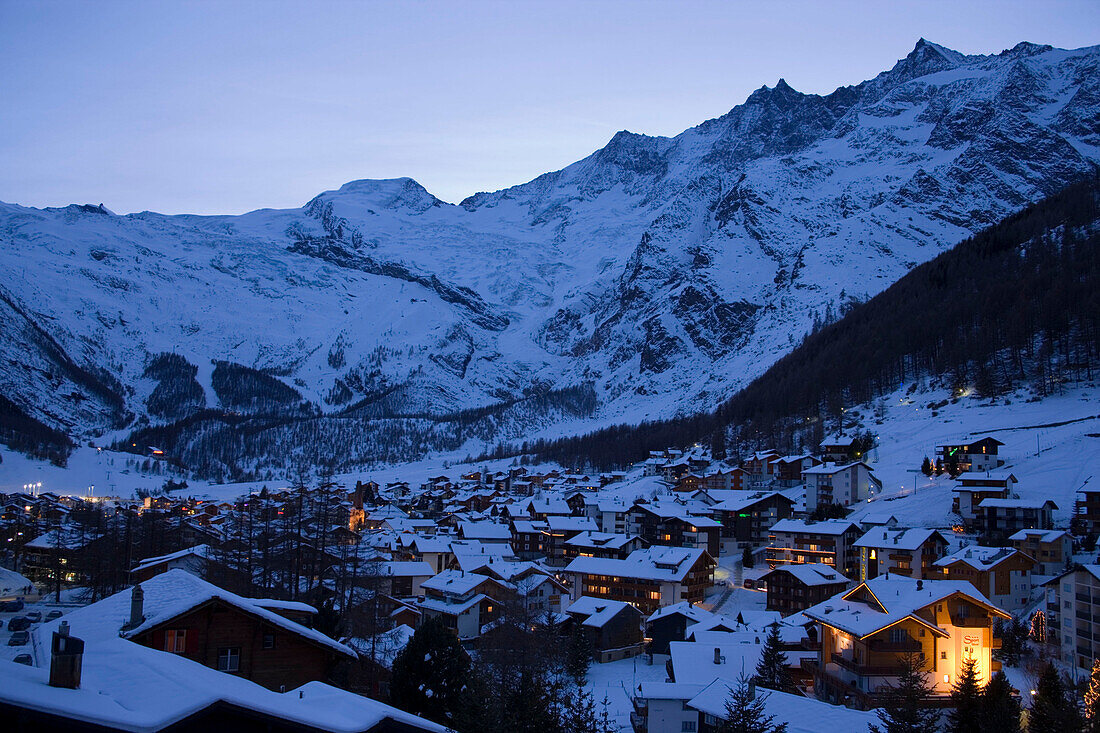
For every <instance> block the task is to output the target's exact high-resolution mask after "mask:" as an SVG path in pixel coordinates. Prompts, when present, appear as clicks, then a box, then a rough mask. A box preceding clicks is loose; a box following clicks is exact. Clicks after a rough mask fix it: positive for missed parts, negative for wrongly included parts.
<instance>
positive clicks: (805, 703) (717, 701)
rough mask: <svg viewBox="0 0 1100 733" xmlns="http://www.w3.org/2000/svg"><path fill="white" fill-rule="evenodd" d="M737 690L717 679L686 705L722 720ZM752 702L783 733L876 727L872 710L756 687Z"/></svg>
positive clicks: (874, 714) (874, 713) (724, 681)
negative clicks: (779, 725) (760, 704)
mask: <svg viewBox="0 0 1100 733" xmlns="http://www.w3.org/2000/svg"><path fill="white" fill-rule="evenodd" d="M736 686H737V684H736V683H735V682H731V681H729V680H728V679H724V678H719V679H716V680H714V681H712V682H711V683H710V684H709V685H707V686H706V687H705V688H703V689H702V690H700V691H699V692H698V693H697V694H696V695H695V696H694V697H692V698H691V699H690V700H689V701H688V703H687V704H688V705H689V706H691V707H693V708H695V709H696V710H698V711H700V712H702V713H705V714H707V715H714V716H716V717H718V718H720V719H721V718H724V717H725V715H726V700H727V699H729V696H730V692H731V691H732V690H733V689H734V688H735V687H736ZM756 699H757V700H760V701H762V702H763V703H764V714H765V715H770V716H773V717H774V718H775V722H776V723H786V724H787V729H786V730H787V733H821V732H822V731H856V730H867V729H868V726H871V725H879V724H880V722H881V721H880V720H879V717H878V713H877V712H876V711H874V710H871V711H863V710H853V709H851V708H846V707H843V706H841V705H830V704H829V703H827V702H822V701H821V700H815V699H814V698H811V697H806V696H805V695H794V694H791V693H789V692H779V691H777V690H768V689H764V688H762V687H758V688H757V691H756Z"/></svg>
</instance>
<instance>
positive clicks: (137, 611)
mask: <svg viewBox="0 0 1100 733" xmlns="http://www.w3.org/2000/svg"><path fill="white" fill-rule="evenodd" d="M143 621H145V591H143V590H142V589H141V583H138V584H137V585H135V586H134V588H133V590H131V591H130V620H129V621H127V622H126V625H125V626H123V627H122V628H123V629H124V630H127V629H136V628H137V627H138V626H141V624H142V622H143Z"/></svg>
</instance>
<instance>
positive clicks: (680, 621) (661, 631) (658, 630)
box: [645, 601, 714, 654]
mask: <svg viewBox="0 0 1100 733" xmlns="http://www.w3.org/2000/svg"><path fill="white" fill-rule="evenodd" d="M713 616H714V614H713V613H711V612H710V611H708V610H706V609H704V608H700V607H699V606H696V605H694V604H691V603H688V602H687V601H681V602H680V603H674V604H673V605H671V606H665V607H664V608H659V609H657V610H656V611H654V612H653V613H651V614H650V615H649V618H647V619H646V624H645V635H646V638H647V639H648V640H649V641H648V644H649V653H650V654H668V645H669V642H673V641H684V640H685V639H686V638H687V627H688V626H691V625H693V624H698V623H701V622H703V621H706V620H707V619H710V618H712V617H713Z"/></svg>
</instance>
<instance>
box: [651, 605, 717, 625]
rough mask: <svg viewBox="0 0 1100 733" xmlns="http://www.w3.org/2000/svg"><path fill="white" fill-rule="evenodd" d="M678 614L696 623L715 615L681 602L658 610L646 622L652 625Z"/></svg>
mask: <svg viewBox="0 0 1100 733" xmlns="http://www.w3.org/2000/svg"><path fill="white" fill-rule="evenodd" d="M677 614H678V615H681V616H684V617H686V618H689V619H691V620H692V621H694V622H695V623H699V622H700V621H705V620H707V619H709V618H711V617H713V616H714V614H713V613H711V612H710V611H708V610H706V609H705V608H702V607H700V606H696V605H695V604H694V603H689V602H688V601H680V602H679V603H674V604H672V605H671V606H665V607H664V608H658V609H657V610H656V611H654V612H653V613H652V614H650V616H649V618H647V619H646V621H647V622H649V623H652V622H654V621H657V620H659V619H662V618H664V617H666V616H674V615H677Z"/></svg>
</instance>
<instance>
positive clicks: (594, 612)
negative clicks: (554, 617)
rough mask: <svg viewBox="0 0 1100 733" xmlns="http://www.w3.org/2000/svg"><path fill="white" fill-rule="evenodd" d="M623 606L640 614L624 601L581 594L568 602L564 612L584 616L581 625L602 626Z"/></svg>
mask: <svg viewBox="0 0 1100 733" xmlns="http://www.w3.org/2000/svg"><path fill="white" fill-rule="evenodd" d="M624 608H629V609H633V611H634V612H635V613H637V614H639V615H641V611H639V610H638V609H637V607H636V606H633V605H631V604H629V603H625V602H624V601H612V600H608V599H606V598H593V597H592V596H581V597H580V598H578V599H577V600H575V601H574V602H573V603H572V604H570V606H569V608H567V609H565V612H566V613H568V614H570V615H573V614H576V615H578V616H584V617H585V619H584V621H583V622H582V624H581V625H582V626H591V627H593V628H596V629H599V628H602V627H603V625H604V624H606V623H607V622H608V621H610V620H611V619H613V618H615V617H616V616H618V615H619V612H620V611H622V610H623V609H624Z"/></svg>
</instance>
